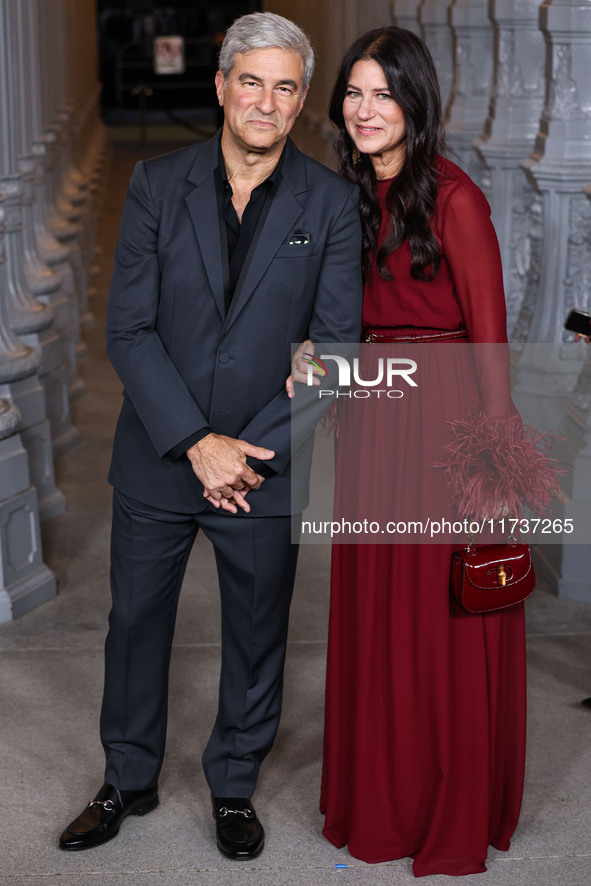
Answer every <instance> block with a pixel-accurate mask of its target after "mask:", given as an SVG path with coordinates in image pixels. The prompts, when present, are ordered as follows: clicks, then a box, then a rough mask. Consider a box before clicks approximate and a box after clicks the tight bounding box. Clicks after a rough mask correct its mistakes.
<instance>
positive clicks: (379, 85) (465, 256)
mask: <svg viewBox="0 0 591 886" xmlns="http://www.w3.org/2000/svg"><path fill="white" fill-rule="evenodd" d="M330 116H331V119H332V120H333V122H334V123H335V124H336V125H337V127H338V129H339V139H338V142H337V150H338V153H339V157H340V161H341V171H342V174H343V175H345V176H346V177H347V178H349V179H351V180H353V181H355V182H356V183H358V184H359V187H360V191H361V217H362V221H363V226H364V260H365V272H366V284H365V293H364V305H363V325H364V340H366V336H367V334H368V332H369V333H372V334H373V339H372V338H371V337H370V339H369V340H373V341H378V342H379V341H384V340H392V339H394V340H396V339H402V340H403V341H405V342H408V340H409V338H411V339H412V338H415V339H417V340H418V341H419V342H421V341H428V342H431V341H432V342H436V344H418V345H416V348H417V352H416V353H417V354H420V357H421V360H420V363H421V365H423V363H424V360H423V357H424V355H425V354H429V355H430V357H429V360H430V363H431V365H430V367H429V401H428V410H427V412H428V421H429V425H430V428H437V427H438V426H439V427H443V426H444V425H445V423H446V422H447V421H449V419H450V417H451V418H453V417H458V416H459V415H460V414H461V413H463V412H465V411H466V410H468V409H470V408H474V407H475V406H476V407H478V406H479V405H480V406H481V407H482V408H483V409H484V410H485V413H487V414H488V415H490V416H491V417H494V416H495V415H503V414H506V412H507V411H509V412H510V411H511V409H512V406H511V403H510V394H508V386H506V379H505V378H503V379H499V378H494V376H492V374H491V372H490V371H486V367H484V368H483V367H481V368H480V370H479V369H478V367H477V369H476V373H474V372H466V371H465V370H466V366H465V365H462V363H463V361H464V356H463V355H466V357H467V359H468V360H469V359H470V358H469V357H468V356H467V355H468V353H469V351H470V349H469V348H466V347H465V346H464V344H455V345H454V347H453V351H454V354H453V356H450V357H449V359H446V360H445V364H446V365H445V371H443V370H442V372H441V373H439V371H438V366H437V361H439V360H443V356H442V355H443V354H444V352H446V353H448V354H449V355H451V354H452V351H448V348H449V344H447V345H443V347H442V344H443V343H444V342H446V341H447V340H448V339H449V340H450V341H453V340H454V339H457V337H458V336H460V337H462V336H466V337H467V338H468V340H469V341H470V342H506V341H507V338H506V326H505V301H504V294H503V284H502V271H501V264H500V256H499V249H498V245H497V240H496V236H495V233H494V229H493V226H492V223H491V220H490V209H489V206H488V203H487V201H486V199H485V198H484V196H483V194H482V193H481V191H480V190H479V189H478V188H477V186H476V185H475V184H474V183H473V182H472V181H471V179H470V178H469V177H468V176H467V175H466V174H465V173H464V172H462V171H461V170H460V169H459V168H458V167H457V166H456V165H455V164H454V163H452V162H450V161H449V160H447V159H445V158H443V157H442V156H441V155H440V150H441V147H442V142H443V138H442V131H441V111H440V100H439V88H438V83H437V77H436V73H435V70H434V67H433V62H432V60H431V57H430V55H429V52H428V50H427V49H426V47H425V46H424V44H423V43H422V42H421V41H420V40H419V38H418V37H416V36H415V35H414V34H412V33H411V32H409V31H405V30H402V29H399V28H394V27H391V28H383V29H379V30H376V31H372V32H370V33H368V34H366V35H364V36H363V37H361V38H360V39H359V40H357V41H356V42H355V43H354V44H353V46H352V47H351V48H350V49H349V51H348V52H347V53H346V55H345V57H344V60H343V63H342V67H341V70H340V73H339V76H338V79H337V83H336V86H335V89H334V93H333V97H332V102H331V113H330ZM366 347H367V348H368V349H370V350H371V348H372V347H374V345H368V346H366ZM411 347H412V346H411ZM308 349H309V348H308ZM426 349H428V350H426ZM404 353H405V355H406V356H412V352H411V350H409V348H408V346H407V345H406V344H405V351H404ZM370 371H371V370H370ZM450 373H451V380H452V382H453V383H450ZM440 375H441V378H440ZM364 377H365V378H373V377H374V376H372V375H370V374H367V375H365V376H364ZM438 378H439V379H440V381H439V382H437V379H438ZM437 384H439V387H437ZM407 399H408V405H403V401H397V402H399V403H400V406H399V409H398V410H397V411H396V412H392V411H391V412H390V413H388V412H387V410H384V409H383V410H382V411H381V412H380V413H378V412H377V410H374V412H373V413H372V412H369V413H366V417H365V418H364V420H362V421H360V416H361V413H360V411H359V410H360V405H359V403H357V402H356V401H354V400H353V401H346V403H347V405H346V406H345V408H344V409H342V410H341V416H340V434H339V440H338V445H337V453H336V459H337V460H336V485H335V488H336V502H335V510H336V513H337V514H339V513H343V514H345V511H346V510H347V507H348V506H349V505H350V504H351V501H352V499H354V497H355V493H354V492H353V493H352V492H351V488H352V486H351V476H352V471H351V468H352V466H353V465H354V464H355V463H356V461H357V463H358V464H359V465H360V467H359V472H360V475H361V481H360V483H359V484H358V488H360V489H361V493H360V494H363V490H365V489H367V488H368V487H370V488H371V486H372V484H373V483H374V482H375V484H376V486H377V487H378V488H379V483H380V474H381V471H382V462H383V452H384V450H385V451H386V452H387V453H388V457H389V459H390V460H391V463H392V465H393V466H394V471H395V477H396V476H397V477H398V483H399V485H400V487H401V488H402V496H401V500H407V501H409V502H411V501H412V500H413V497H414V498H416V499H417V500H419V499H420V498H421V494H422V489H421V486H425V484H427V483H428V482H429V483H430V482H431V480H430V479H427V477H424V476H423V475H422V473H421V471H420V470H414V472H411V474H410V476H409V473H408V471H407V468H406V465H407V463H408V461H409V456H410V450H412V459H411V461H412V462H413V463H414V464H415V465H416V464H419V465H420V464H421V458H423V455H424V458H425V459H426V461H425V464H427V463H428V462H429V459H430V458H431V456H432V453H431V452H430V450H429V445H430V441H432V439H433V434H431V433H430V432H429V433H426V432H424V433H423V434H416V433H415V432H414V431H412V432H410V433H409V427H411V428H414V429H416V428H417V419H418V417H420V415H419V414H420V410H421V409H423V410H424V408H425V404H424V403H423V406H421V405H420V401H419V405H418V406H416V407H415V406H413V403H416V402H417V401H416V399H415V400H414V401H413V400H412V398H410V397H409V398H407ZM413 409H414V410H415V412H417V414H416V415H413ZM400 410H402V411H400ZM388 415H390V416H392V417H391V418H388V417H387V416H388ZM367 416H372V419H371V420H369V421H368V420H367ZM384 416H386V417H384ZM360 428H362V434H361V435H360V433H359V429H360ZM417 448H419V449H421V448H422V450H424V453H423V455H421V454H420V453H419V454H418V455H417ZM417 459H418V461H417ZM409 484H411V485H410V486H409ZM399 516H401V517H404V516H405V515H403V514H400V515H399ZM459 547H461V545H456V546H455V547H454V546H452V545H451V544H428V545H427V544H420V545H417V544H358V545H357V544H336V545H335V546H334V547H333V555H332V577H331V604H330V625H329V640H328V671H327V684H326V721H325V739H324V765H323V777H322V794H321V809H322V811H323V812H325V815H326V819H325V826H324V830H323V834H324V835H325V836H326V837H327V839H328V840H330V841H331V842H332V843H334V844H335V845H336V846H339V847H341V846H345V845H347V846H348V849H349V852H350V853H351V854H352V855H353V856H355V857H356V858H359V859H362V860H364V861H367V862H383V861H387V860H392V859H398V858H402V857H405V856H412V857H413V859H414V863H413V872H414V874H415V876H417V877H420V876H425V875H428V874H451V875H456V876H457V875H462V874H472V873H477V872H481V871H485V870H486V867H485V860H486V856H487V851H488V846H489V845H493V846H495V847H496V848H497V849H503V850H506V849H508V848H509V845H510V839H511V836H512V834H513V832H514V830H515V827H516V825H517V820H518V817H519V811H520V807H521V799H522V790H523V777H524V760H525V728H526V672H525V631H524V613H523V606H522V605H518V606H514V607H512V608H511V609H507V610H504V611H502V612H494V613H488V614H486V615H482V616H481V615H472V614H468V613H466V612H464V611H463V610H462V609H461V608H460V607H459V606H458V605H456V604H455V603H454V602H453V601H452V600H451V599H450V591H449V577H450V564H451V555H452V552H453V551H454V550H458V548H459Z"/></svg>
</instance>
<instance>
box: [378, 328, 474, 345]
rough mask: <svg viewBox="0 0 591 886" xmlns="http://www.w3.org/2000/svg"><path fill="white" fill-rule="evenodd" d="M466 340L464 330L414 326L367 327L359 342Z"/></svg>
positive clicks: (466, 334)
mask: <svg viewBox="0 0 591 886" xmlns="http://www.w3.org/2000/svg"><path fill="white" fill-rule="evenodd" d="M456 338H468V331H467V330H466V329H421V328H418V327H414V326H394V327H389V326H368V327H366V328H365V329H364V330H363V334H362V338H361V341H364V342H378V343H382V342H383V343H386V344H387V343H388V342H395V341H410V342H422V341H452V340H453V339H456Z"/></svg>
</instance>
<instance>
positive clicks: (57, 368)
mask: <svg viewBox="0 0 591 886" xmlns="http://www.w3.org/2000/svg"><path fill="white" fill-rule="evenodd" d="M11 2H12V4H13V20H12V21H13V26H14V33H13V40H14V42H15V44H16V52H15V62H16V63H15V64H14V65H13V70H14V74H15V76H14V83H13V86H12V88H13V90H14V92H15V96H16V104H15V111H16V115H17V118H18V119H17V126H16V132H17V145H18V165H19V169H20V170H22V171H23V186H24V189H25V199H24V203H23V243H24V270H25V279H26V281H27V284H28V286H29V288H30V290H31V292H32V293H33V294H34V295H35V296H36V297H37V298H38V299H39V300H40V301H42V302H44V303H45V304H48V305H50V306H51V308H52V311H53V315H54V322H53V337H54V340H55V348H52V360H51V362H50V363H49V361H47V360H46V359H45V357H44V359H43V364H42V365H43V371H42V374H41V382H42V384H43V387H44V389H45V395H46V400H47V415H48V418H49V422H50V425H51V438H52V445H53V450H54V454H61V453H63V452H64V451H65V450H66V449H67V448H69V446H70V445H72V444H73V443H74V442H76V441H77V440H78V438H79V435H78V432H77V431H76V429H75V428H74V427H73V426H72V424H71V421H70V401H69V395H68V370H67V366H66V360H67V355H68V342H67V329H66V326H67V324H66V323H65V322H64V317H63V308H64V304H66V305H67V294H66V292H65V284H64V281H63V277H62V275H61V274H60V273H58V272H56V271H55V270H52V269H51V268H50V267H49V265H48V264H47V263H46V262H45V261H44V260H43V258H42V257H41V255H40V254H39V251H38V249H37V242H36V237H35V213H34V204H35V202H36V200H37V197H36V190H37V188H36V185H37V182H36V177H37V175H38V166H37V162H36V156H35V153H34V145H33V142H34V132H33V114H32V107H33V101H34V96H33V84H32V79H33V77H34V75H35V73H36V69H35V67H34V64H33V59H32V57H31V56H32V54H33V52H32V49H33V47H32V45H31V41H30V39H29V19H28V16H29V3H28V0H11Z"/></svg>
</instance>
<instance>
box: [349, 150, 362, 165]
mask: <svg viewBox="0 0 591 886" xmlns="http://www.w3.org/2000/svg"><path fill="white" fill-rule="evenodd" d="M360 158H361V154H360V153H359V150H358V148H355V147H354V148H353V153H352V154H351V160H352V161H353V163H354V164H355V165H357V163H359V160H360Z"/></svg>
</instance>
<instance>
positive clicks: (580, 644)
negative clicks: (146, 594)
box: [0, 146, 591, 886]
mask: <svg viewBox="0 0 591 886" xmlns="http://www.w3.org/2000/svg"><path fill="white" fill-rule="evenodd" d="M154 152H156V151H154ZM136 159H137V157H136V156H135V155H134V154H133V152H132V148H131V147H129V146H119V147H118V149H117V153H116V156H115V161H114V164H113V167H112V171H111V178H110V183H109V189H108V193H107V198H106V203H105V209H104V212H103V216H102V219H101V225H100V243H101V245H102V247H103V250H104V252H103V256H104V257H103V261H102V271H101V275H100V277H99V279H98V289H99V297H98V298H97V299H96V301H95V302H93V304H92V310H93V311H94V314H95V317H96V325H95V326H94V327H91V328H88V329H86V330H85V333H84V337H85V340H86V342H87V343H88V348H89V355H88V357H87V359H86V360H85V361H84V362H83V363H82V364H81V366H80V372H81V375H82V377H83V378H84V380H85V382H86V384H87V386H88V393H87V394H86V396H85V397H84V398H83V399H81V400H79V401H77V402H75V403H74V404H73V413H74V422H75V424H76V426H77V427H78V428H79V430H80V432H81V434H82V442H81V444H80V445H79V446H78V447H77V448H76V449H74V450H72V451H70V452H69V453H67V454H66V455H65V456H63V457H62V458H61V459H60V460H59V461H58V463H57V481H58V484H59V487H60V489H61V490H62V492H63V493H64V494H65V496H66V498H67V501H68V512H67V514H65V515H64V516H62V517H59V518H57V519H54V520H52V521H51V522H49V523H48V524H47V525H45V526H44V527H43V544H44V552H45V560H46V562H47V563H48V565H49V566H50V568H51V569H52V570H53V571H54V572H55V574H56V575H57V577H58V580H59V590H60V593H59V596H58V597H57V598H56V599H55V600H53V601H52V602H50V603H47V604H46V605H45V606H43V607H41V608H39V609H37V610H36V611H34V612H32V613H30V614H29V615H27V616H25V617H24V618H22V619H21V620H20V621H18V622H14V623H10V624H6V625H2V626H0V661H1V668H0V697H1V699H2V703H1V704H2V707H1V710H2V717H1V720H0V749H1V757H0V783H1V789H0V791H1V795H2V807H1V825H0V847H1V855H0V886H4V884H6V886H8V884H11V886H12V884H23V886H24V884H26V886H46V884H49V883H59V884H64V886H70V884H71V886H125V884H128V883H129V884H132V883H133V884H139V886H189V884H199V886H201V884H203V886H229V884H232V886H281V884H297V886H317V884H321V886H324V884H330V883H339V884H341V886H344V884H363V886H378V884H404V883H412V882H414V878H413V876H412V873H411V862H410V860H409V859H403V860H401V861H397V862H393V863H390V864H381V865H373V866H371V865H366V864H364V863H362V862H359V861H357V860H355V859H353V858H351V856H349V854H348V853H347V851H346V850H340V851H339V850H337V849H335V848H334V847H333V846H332V845H331V844H329V843H328V842H327V841H325V840H324V839H323V838H322V836H321V834H320V831H321V827H322V817H321V815H320V814H319V812H318V807H317V800H318V786H319V779H320V764H321V742H322V705H323V678H324V673H323V672H324V657H325V651H326V646H325V639H326V612H327V589H328V575H329V550H328V548H327V547H325V546H312V545H309V546H306V547H304V548H303V549H302V552H301V560H300V568H299V573H298V582H297V586H296V592H295V598H294V604H293V609H292V620H291V631H290V643H289V651H288V661H287V668H286V691H285V704H284V714H283V719H282V723H281V728H280V732H279V736H278V739H277V742H276V744H275V747H274V749H273V751H272V753H271V755H270V756H269V758H268V759H267V761H266V763H265V766H264V768H263V772H262V775H261V778H260V781H259V787H258V790H257V794H256V797H255V801H256V806H257V810H258V812H259V815H260V817H261V819H262V821H263V823H264V825H265V827H266V831H267V846H266V848H265V851H264V853H263V854H262V855H261V856H260V858H259V859H257V860H256V861H255V862H253V863H249V864H245V863H235V862H234V863H233V862H231V861H227V860H225V859H223V858H222V856H221V855H220V854H219V853H218V851H217V849H216V847H215V842H214V825H213V819H212V818H211V814H210V809H209V795H208V788H207V785H206V782H205V779H204V777H203V774H202V771H201V767H200V762H199V761H200V755H201V751H202V749H203V747H204V745H205V742H206V739H207V736H208V734H209V730H210V728H211V725H212V722H213V719H214V715H215V709H216V693H217V675H218V668H219V652H220V650H219V645H218V636H219V633H218V625H219V614H218V600H217V596H216V581H215V570H214V563H213V557H212V552H211V550H210V549H209V547H208V544H207V543H206V542H205V543H204V542H203V540H202V539H198V541H197V544H196V547H195V550H194V553H193V556H192V558H191V561H190V564H189V569H188V574H187V580H186V583H185V588H184V592H183V596H182V598H181V605H180V609H179V615H178V623H177V632H176V638H175V646H174V655H173V662H172V674H171V704H170V717H169V733H168V745H167V747H168V751H167V757H166V761H165V765H164V769H163V772H162V777H161V781H160V798H161V805H160V807H159V808H158V809H157V810H156V811H155V812H153V813H152V814H151V815H149V816H147V817H146V818H131V819H128V820H127V821H126V822H125V823H124V825H123V827H122V830H121V833H120V835H119V837H118V838H117V839H116V840H114V841H113V842H111V843H108V844H106V845H104V846H101V847H98V848H97V849H94V850H91V851H88V852H83V853H75V854H71V855H68V854H65V853H63V852H60V851H59V850H58V849H57V838H58V835H59V832H60V831H61V830H62V828H63V827H65V825H66V824H67V823H68V822H69V821H70V820H71V819H72V818H73V817H74V816H75V815H77V814H78V813H79V812H80V811H81V809H82V806H83V805H84V804H85V802H87V801H88V800H89V799H90V798H91V797H92V796H93V795H94V793H95V792H96V790H97V789H98V787H99V786H100V783H101V781H102V778H101V774H102V749H101V746H100V743H99V738H98V713H99V705H100V698H101V689H102V646H103V641H104V634H105V625H106V617H107V612H108V608H109V592H108V538H109V520H110V498H111V492H110V488H109V487H108V485H107V483H106V480H105V477H106V473H107V466H108V460H109V449H110V441H111V437H112V433H113V428H114V423H115V419H116V414H117V411H118V408H119V403H120V391H121V386H120V384H119V382H118V381H117V379H116V378H115V376H114V373H113V371H112V370H111V368H110V366H109V364H108V362H107V360H106V357H105V354H104V348H103V320H104V308H105V298H106V290H107V286H108V279H109V275H110V266H111V255H112V251H113V247H114V243H115V238H116V232H117V224H118V217H119V214H120V210H121V203H122V198H123V193H124V190H125V185H126V182H127V180H128V178H129V175H130V173H131V169H132V167H133V163H134V162H135V160H136ZM527 613H528V633H529V637H528V649H529V688H530V692H529V743H528V759H527V777H526V787H525V798H524V804H523V811H522V815H521V820H520V823H519V827H518V829H517V832H516V834H515V837H514V840H513V844H512V847H511V850H510V851H509V853H506V854H505V853H500V852H497V851H495V850H492V851H491V854H490V856H489V860H488V873H487V874H484V875H477V876H472V877H464V878H457V879H458V880H460V882H462V883H464V884H466V886H467V884H470V883H472V882H478V883H489V884H491V886H505V884H507V886H516V884H518V886H521V884H530V883H531V884H535V886H550V884H552V886H554V884H561V886H563V884H568V886H570V884H573V886H574V884H589V883H591V709H588V708H584V707H583V706H581V704H580V700H581V699H582V698H584V697H585V696H589V695H591V606H589V605H586V604H582V603H570V602H566V601H562V600H558V599H556V598H555V597H553V596H552V595H551V594H550V593H549V592H548V591H547V590H545V589H544V588H539V589H538V590H537V591H536V593H535V594H534V596H533V597H532V598H531V600H530V601H529V602H528V604H527ZM337 864H346V865H347V869H337V868H335V865H337ZM449 881H450V878H445V877H443V876H441V877H427V878H425V880H424V882H425V884H426V886H428V884H430V883H433V884H435V883H438V882H442V883H443V882H449Z"/></svg>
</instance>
